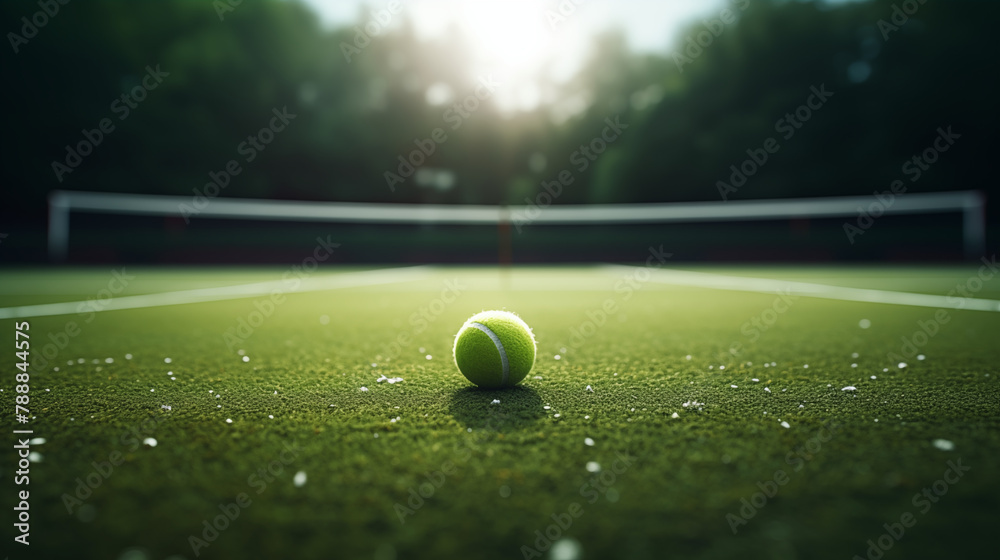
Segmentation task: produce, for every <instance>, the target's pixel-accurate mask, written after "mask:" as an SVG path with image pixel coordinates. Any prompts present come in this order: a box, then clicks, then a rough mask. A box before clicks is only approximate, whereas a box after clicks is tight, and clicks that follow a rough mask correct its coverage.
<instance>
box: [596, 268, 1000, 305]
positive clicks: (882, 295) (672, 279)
mask: <svg viewBox="0 0 1000 560" xmlns="http://www.w3.org/2000/svg"><path fill="white" fill-rule="evenodd" d="M606 267H607V268H609V269H613V270H630V271H634V270H636V269H638V268H643V267H638V266H624V265H614V264H612V265H606ZM650 273H651V276H650V281H652V282H657V283H660V284H673V285H676V286H691V287H695V288H711V289H715V290H729V291H735V292H758V293H763V294H773V293H776V292H777V291H778V290H786V291H788V292H789V293H790V294H792V295H797V296H806V297H814V298H822V299H835V300H840V301H858V302H863V303H885V304H889V305H909V306H912V307H934V308H938V309H967V310H972V311H1000V301H998V300H995V299H979V298H967V297H956V296H952V297H948V296H935V295H930V294H914V293H910V292H893V291H889V290H870V289H866V288H846V287H843V286H830V285H828V284H812V283H809V282H792V281H788V280H774V279H770V278H749V277H746V276H725V275H722V274H710V273H707V272H691V271H687V270H670V269H650Z"/></svg>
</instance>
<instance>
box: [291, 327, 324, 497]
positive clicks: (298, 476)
mask: <svg viewBox="0 0 1000 560" xmlns="http://www.w3.org/2000/svg"><path fill="white" fill-rule="evenodd" d="M323 316H324V317H326V315H323ZM292 483H293V484H295V487H296V488H302V487H303V486H305V484H306V471H299V472H297V473H295V478H293V479H292Z"/></svg>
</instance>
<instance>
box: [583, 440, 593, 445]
mask: <svg viewBox="0 0 1000 560" xmlns="http://www.w3.org/2000/svg"><path fill="white" fill-rule="evenodd" d="M583 444H584V445H587V446H590V447H593V446H594V440H592V439H590V438H583Z"/></svg>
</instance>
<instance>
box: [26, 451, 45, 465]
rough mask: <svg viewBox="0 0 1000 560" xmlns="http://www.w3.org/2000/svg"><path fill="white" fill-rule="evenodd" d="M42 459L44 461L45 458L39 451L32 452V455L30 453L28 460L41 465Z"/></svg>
mask: <svg viewBox="0 0 1000 560" xmlns="http://www.w3.org/2000/svg"><path fill="white" fill-rule="evenodd" d="M42 459H44V457H43V456H42V454H41V453H39V452H37V451H32V452H31V453H28V460H29V461H31V462H32V463H41V462H42Z"/></svg>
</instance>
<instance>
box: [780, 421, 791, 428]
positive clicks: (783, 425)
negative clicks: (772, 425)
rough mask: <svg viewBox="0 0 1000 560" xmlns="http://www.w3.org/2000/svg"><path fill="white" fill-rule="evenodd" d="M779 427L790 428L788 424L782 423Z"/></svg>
mask: <svg viewBox="0 0 1000 560" xmlns="http://www.w3.org/2000/svg"><path fill="white" fill-rule="evenodd" d="M781 427H782V428H791V426H790V425H788V422H782V423H781Z"/></svg>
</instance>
